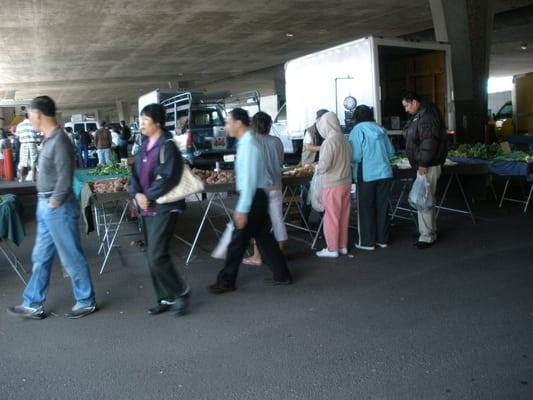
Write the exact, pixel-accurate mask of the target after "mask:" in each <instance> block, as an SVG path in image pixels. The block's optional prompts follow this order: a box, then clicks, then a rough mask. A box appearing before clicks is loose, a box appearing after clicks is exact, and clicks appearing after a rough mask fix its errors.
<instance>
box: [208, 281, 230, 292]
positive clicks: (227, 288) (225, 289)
mask: <svg viewBox="0 0 533 400" xmlns="http://www.w3.org/2000/svg"><path fill="white" fill-rule="evenodd" d="M207 290H209V291H210V292H211V293H213V294H224V293H227V292H233V291H235V286H222V285H221V284H219V283H214V284H213V285H210V286H208V287H207Z"/></svg>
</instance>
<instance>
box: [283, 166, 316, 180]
mask: <svg viewBox="0 0 533 400" xmlns="http://www.w3.org/2000/svg"><path fill="white" fill-rule="evenodd" d="M314 173H315V166H314V165H313V164H305V165H302V166H300V167H296V168H291V169H289V170H286V171H283V176H298V177H300V176H310V175H313V174H314Z"/></svg>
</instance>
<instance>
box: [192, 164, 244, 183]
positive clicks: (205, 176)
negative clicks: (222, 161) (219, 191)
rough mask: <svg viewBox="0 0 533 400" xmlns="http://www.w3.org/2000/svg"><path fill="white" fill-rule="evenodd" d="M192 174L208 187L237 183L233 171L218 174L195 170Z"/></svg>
mask: <svg viewBox="0 0 533 400" xmlns="http://www.w3.org/2000/svg"><path fill="white" fill-rule="evenodd" d="M192 173H193V174H194V175H196V176H197V177H198V178H200V179H201V180H202V181H204V182H205V183H206V184H207V185H220V184H224V183H233V182H235V174H234V172H233V171H232V170H227V171H219V172H216V171H208V170H205V169H197V168H193V170H192Z"/></svg>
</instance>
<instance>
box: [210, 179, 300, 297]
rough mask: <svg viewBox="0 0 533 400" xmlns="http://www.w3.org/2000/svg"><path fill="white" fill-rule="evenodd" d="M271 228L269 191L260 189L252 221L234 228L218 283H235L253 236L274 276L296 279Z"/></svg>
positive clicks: (251, 212) (276, 278) (255, 201)
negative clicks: (292, 275) (241, 227)
mask: <svg viewBox="0 0 533 400" xmlns="http://www.w3.org/2000/svg"><path fill="white" fill-rule="evenodd" d="M270 229H271V223H270V217H269V215H268V199H267V196H266V193H265V192H264V191H263V190H261V189H259V190H257V192H256V194H255V197H254V201H253V203H252V208H251V209H250V212H249V214H248V224H247V225H246V227H245V228H244V229H235V230H234V231H233V235H232V237H231V242H230V244H229V246H228V255H227V256H226V261H225V264H224V268H223V269H222V270H221V271H220V272H219V273H218V277H217V283H218V284H219V285H221V286H226V287H234V286H235V281H236V280H237V275H238V273H239V266H240V265H241V262H242V258H243V256H244V253H245V251H246V247H248V245H249V244H250V239H251V238H254V239H255V243H256V245H257V248H258V249H259V253H261V258H262V259H263V261H265V263H266V264H267V265H268V267H269V268H270V269H271V271H272V273H273V275H274V276H273V278H274V280H276V281H286V280H289V279H292V277H291V274H290V272H289V269H288V268H287V261H286V260H285V257H284V256H283V253H282V252H281V250H280V248H279V245H278V242H276V239H275V238H274V235H273V234H272V232H270Z"/></svg>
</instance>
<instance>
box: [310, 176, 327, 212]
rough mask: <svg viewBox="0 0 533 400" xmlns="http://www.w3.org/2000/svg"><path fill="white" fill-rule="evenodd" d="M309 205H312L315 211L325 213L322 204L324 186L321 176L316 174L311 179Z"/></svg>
mask: <svg viewBox="0 0 533 400" xmlns="http://www.w3.org/2000/svg"><path fill="white" fill-rule="evenodd" d="M307 202H308V203H311V207H313V210H315V211H318V212H324V204H322V185H321V184H320V175H318V174H317V173H316V172H315V174H314V175H313V179H311V184H310V186H309V195H308V201H307Z"/></svg>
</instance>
